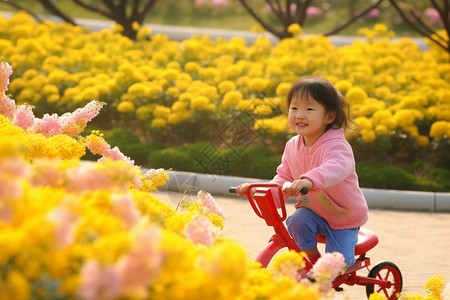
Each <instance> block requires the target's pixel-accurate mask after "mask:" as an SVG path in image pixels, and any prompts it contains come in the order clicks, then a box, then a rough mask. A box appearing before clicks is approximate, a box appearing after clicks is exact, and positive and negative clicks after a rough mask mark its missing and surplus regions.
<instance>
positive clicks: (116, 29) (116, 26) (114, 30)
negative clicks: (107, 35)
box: [111, 23, 125, 33]
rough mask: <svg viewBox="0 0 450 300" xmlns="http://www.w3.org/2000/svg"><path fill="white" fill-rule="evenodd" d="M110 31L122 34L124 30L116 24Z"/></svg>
mask: <svg viewBox="0 0 450 300" xmlns="http://www.w3.org/2000/svg"><path fill="white" fill-rule="evenodd" d="M111 29H112V31H113V32H114V33H121V32H123V31H124V30H125V29H124V28H123V26H122V25H120V24H118V23H116V24H114V26H113V27H112V28H111Z"/></svg>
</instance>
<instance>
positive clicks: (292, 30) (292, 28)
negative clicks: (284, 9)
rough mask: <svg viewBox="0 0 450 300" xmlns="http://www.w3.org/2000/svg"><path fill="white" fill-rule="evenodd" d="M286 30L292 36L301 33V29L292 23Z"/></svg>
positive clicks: (298, 25)
mask: <svg viewBox="0 0 450 300" xmlns="http://www.w3.org/2000/svg"><path fill="white" fill-rule="evenodd" d="M287 30H288V32H290V33H291V34H292V35H294V36H296V35H299V34H301V33H302V27H301V26H300V24H298V23H292V24H291V25H289V27H288V29H287Z"/></svg>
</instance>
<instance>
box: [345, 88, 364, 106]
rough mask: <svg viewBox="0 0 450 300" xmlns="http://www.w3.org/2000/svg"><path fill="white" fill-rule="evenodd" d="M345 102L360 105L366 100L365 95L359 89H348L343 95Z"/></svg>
mask: <svg viewBox="0 0 450 300" xmlns="http://www.w3.org/2000/svg"><path fill="white" fill-rule="evenodd" d="M345 98H346V99H347V101H348V102H349V103H350V105H352V104H357V103H362V102H364V101H365V100H366V99H367V93H366V92H365V91H364V90H363V89H362V88H360V87H358V86H354V87H351V88H350V89H348V91H347V92H346V94H345Z"/></svg>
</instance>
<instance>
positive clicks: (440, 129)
mask: <svg viewBox="0 0 450 300" xmlns="http://www.w3.org/2000/svg"><path fill="white" fill-rule="evenodd" d="M430 137H433V138H449V137H450V122H447V121H436V122H434V123H433V124H432V125H431V128H430Z"/></svg>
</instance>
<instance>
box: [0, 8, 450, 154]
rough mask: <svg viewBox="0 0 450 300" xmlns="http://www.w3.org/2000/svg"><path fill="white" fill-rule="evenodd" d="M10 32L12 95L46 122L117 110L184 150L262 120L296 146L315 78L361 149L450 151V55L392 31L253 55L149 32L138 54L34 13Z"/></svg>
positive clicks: (2, 46)
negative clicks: (298, 115)
mask: <svg viewBox="0 0 450 300" xmlns="http://www.w3.org/2000/svg"><path fill="white" fill-rule="evenodd" d="M0 25H1V26H0V56H1V57H2V58H3V59H4V60H6V61H8V62H9V63H10V64H11V65H12V67H13V69H14V73H13V75H12V77H11V79H12V80H11V84H10V86H9V90H8V92H9V93H11V95H12V97H13V98H14V99H16V101H18V103H28V104H30V105H34V106H35V107H36V112H37V113H45V112H48V111H53V112H59V113H62V112H64V111H67V110H72V109H73V108H75V107H79V106H80V105H84V104H86V103H87V102H88V101H90V100H92V99H97V100H99V101H101V102H103V103H106V104H107V105H106V107H105V109H104V112H103V114H102V116H100V118H99V119H98V122H97V123H98V124H101V123H102V122H108V123H111V122H114V123H113V126H121V125H124V124H126V126H127V127H135V128H140V129H145V130H147V131H149V132H161V131H164V132H166V133H168V134H169V135H168V136H169V137H171V138H177V139H181V140H183V138H184V136H183V131H182V130H180V129H181V128H183V127H184V126H186V125H187V124H190V126H194V127H193V128H197V129H198V128H207V129H210V130H209V131H208V130H204V132H206V133H205V134H204V136H198V139H200V140H208V139H209V138H211V136H208V132H209V134H210V135H211V134H214V133H213V129H216V128H217V126H218V124H221V122H223V121H224V120H230V119H232V118H233V117H234V116H236V115H239V113H242V112H251V113H252V115H253V116H254V122H255V123H254V128H255V129H256V130H259V131H264V132H265V134H264V135H262V136H267V135H269V136H276V135H281V136H286V131H287V129H286V126H285V125H286V117H285V113H284V106H285V104H284V97H285V95H286V92H287V90H288V89H289V87H290V85H291V84H292V83H293V82H294V81H295V80H296V79H297V78H299V77H300V76H302V75H305V74H311V73H314V74H319V75H323V76H325V77H327V78H328V79H329V80H331V81H332V82H333V83H334V84H335V85H336V87H337V89H338V90H339V91H340V92H342V94H343V95H344V96H345V97H346V99H347V100H348V101H349V103H350V104H351V114H352V117H353V118H354V120H355V121H356V122H357V123H358V124H359V130H358V131H354V132H349V133H348V135H347V137H348V139H349V140H350V141H351V142H352V141H353V142H354V143H356V144H357V143H359V144H367V145H370V144H372V143H375V145H377V144H378V142H380V141H390V140H393V139H396V140H400V141H402V140H403V141H405V142H404V143H403V144H402V143H396V147H400V146H401V145H403V147H406V149H410V148H411V147H416V148H423V149H429V150H435V149H436V148H439V147H443V146H446V145H448V143H449V142H448V141H449V136H450V64H449V63H448V57H447V55H446V53H444V51H441V50H440V49H437V48H436V47H435V46H433V45H430V50H426V51H425V50H421V49H419V47H418V46H417V45H416V44H415V43H414V42H413V41H412V40H410V39H407V38H404V39H400V40H399V41H393V40H392V36H393V35H394V34H393V33H392V32H390V31H389V30H388V28H386V27H385V26H384V25H381V24H379V25H376V26H375V27H374V28H373V29H362V30H361V34H362V35H363V37H361V38H360V39H358V40H355V42H354V43H353V44H352V45H349V46H343V47H335V46H334V45H332V44H331V42H330V40H329V39H328V38H327V37H323V36H303V35H302V34H301V29H300V30H298V29H296V30H295V34H296V37H294V38H289V39H284V40H282V41H280V42H279V43H278V44H276V45H272V44H271V43H270V42H269V40H268V39H267V38H265V37H264V36H260V37H259V38H258V39H257V40H256V42H255V43H254V44H253V45H246V43H245V41H244V40H243V39H242V38H239V37H235V38H232V39H231V40H229V41H227V40H225V39H217V40H211V39H210V38H209V37H208V36H197V37H192V38H191V39H188V40H185V41H183V42H181V43H178V42H175V41H171V40H170V39H169V38H168V37H167V36H166V35H163V34H153V35H152V34H151V30H149V29H148V28H141V29H140V32H139V35H138V36H139V39H138V41H137V42H135V43H134V42H132V41H130V40H128V39H127V38H125V37H123V36H122V35H120V34H119V33H118V30H120V28H118V27H114V28H112V29H104V30H101V31H100V32H87V30H86V29H85V28H82V27H74V26H71V25H68V24H55V23H53V22H50V21H45V22H44V23H42V24H37V23H35V22H34V21H33V19H32V18H31V17H30V16H28V15H27V14H25V13H18V14H16V15H14V16H13V17H11V18H10V19H8V20H6V19H4V18H2V17H0ZM293 30H294V29H293ZM440 34H444V33H440ZM442 37H443V38H444V39H446V40H448V37H446V36H442ZM192 124H193V125H192ZM211 132H212V133H211ZM166 136H167V135H166ZM161 137H162V135H161ZM152 139H153V140H157V139H158V137H157V136H155V135H154V136H153V138H152ZM178 141H179V140H178ZM399 145H400V146H399ZM399 151H400V150H399Z"/></svg>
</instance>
